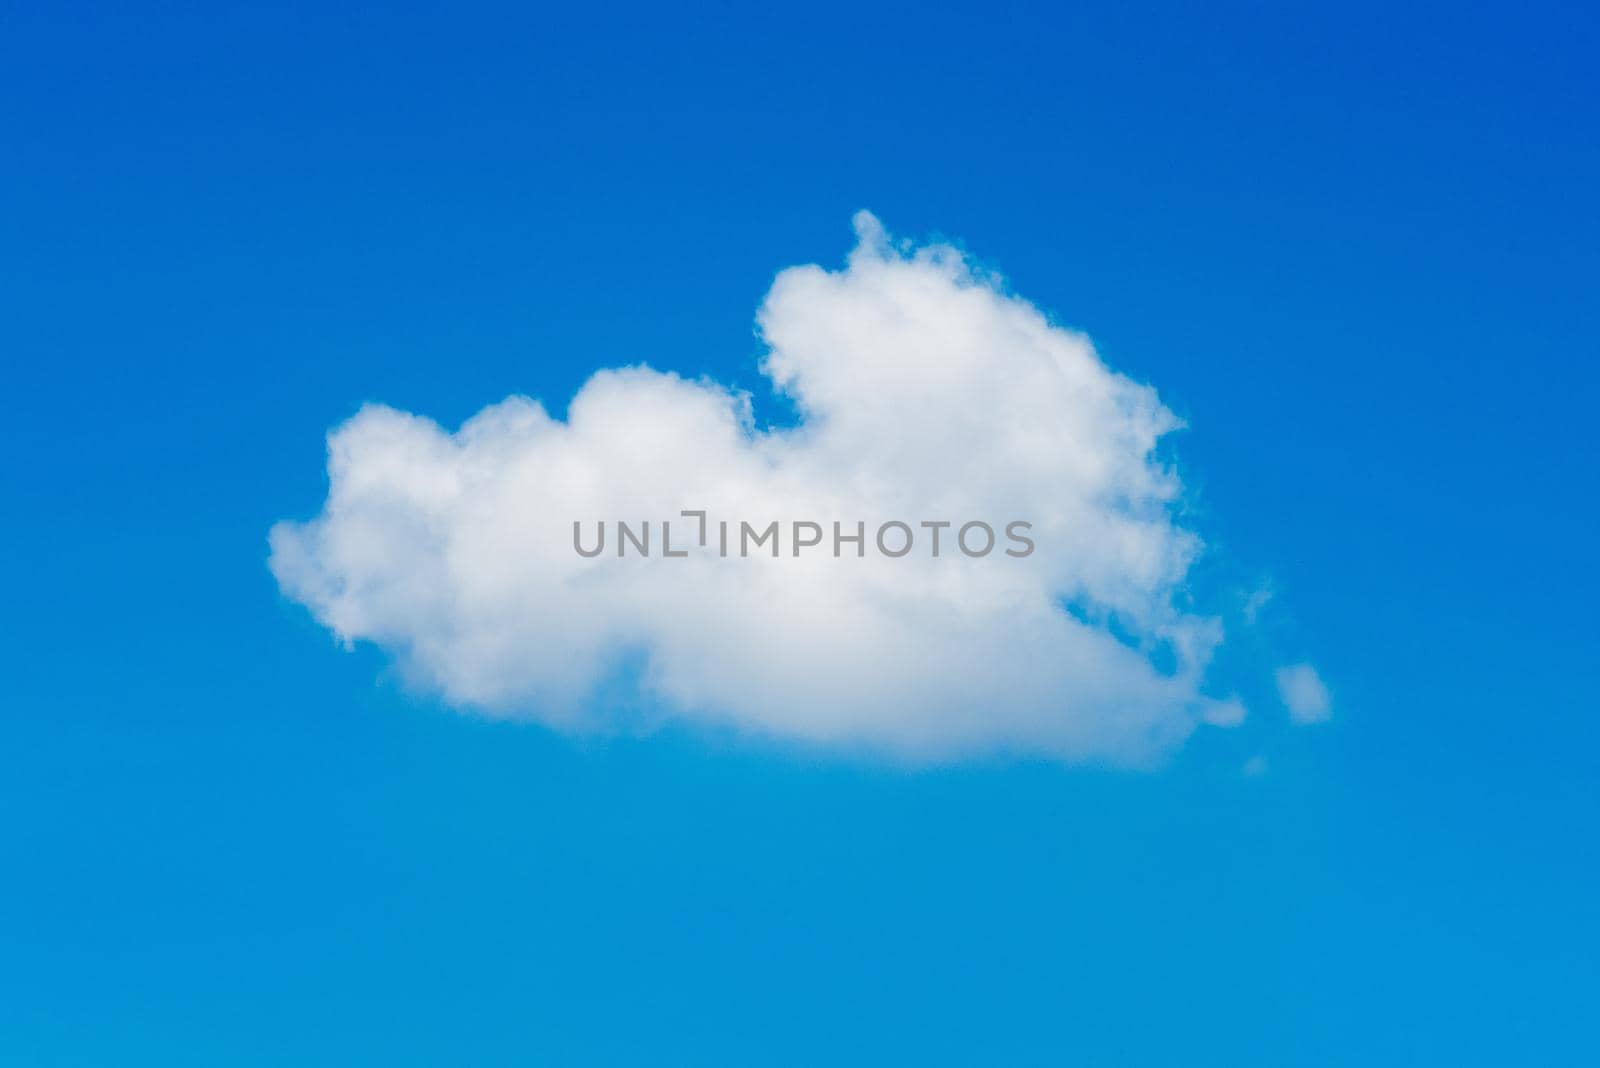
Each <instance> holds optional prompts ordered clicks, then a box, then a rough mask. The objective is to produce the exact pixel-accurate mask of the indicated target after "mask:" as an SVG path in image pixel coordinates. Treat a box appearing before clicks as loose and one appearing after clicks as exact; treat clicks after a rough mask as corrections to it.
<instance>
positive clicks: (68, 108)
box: [0, 3, 1600, 1066]
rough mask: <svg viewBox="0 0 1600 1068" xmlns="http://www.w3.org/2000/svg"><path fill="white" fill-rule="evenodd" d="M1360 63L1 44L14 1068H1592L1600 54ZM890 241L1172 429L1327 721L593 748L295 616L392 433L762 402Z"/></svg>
mask: <svg viewBox="0 0 1600 1068" xmlns="http://www.w3.org/2000/svg"><path fill="white" fill-rule="evenodd" d="M1387 8H1388V5H1348V4H1342V5H1337V6H1336V8H1335V6H1334V5H1328V6H1327V7H1326V8H1323V9H1314V8H1311V7H1302V6H1298V5H1287V6H1285V5H1268V4H1260V5H1231V4H1230V5H1221V6H1216V5H1207V6H1206V7H1205V9H1204V10H1203V11H1202V10H1193V11H1191V10H1186V9H1185V8H1184V7H1171V8H1139V9H1134V8H1132V7H1126V8H1124V7H1123V6H1121V5H1117V6H1116V7H1115V8H1113V7H1112V6H1111V5H1106V8H1105V9H1104V10H1101V11H1098V12H1063V11H1059V10H1054V9H1053V8H1051V7H1047V6H1044V5H1040V6H1037V7H1031V8H1013V9H1010V10H1000V9H998V8H994V7H992V6H990V5H981V6H979V5H974V6H972V7H970V8H965V9H957V8H950V7H945V6H930V5H927V4H917V5H904V6H899V7H881V8H876V9H874V10H873V11H871V12H861V11H857V10H852V9H850V8H846V7H838V8H825V7H822V6H817V5H806V6H804V7H803V8H792V7H783V8H779V9H769V10H768V11H767V12H765V13H752V12H751V11H748V10H743V9H740V8H735V7H731V6H725V5H717V6H713V7H710V8H702V9H699V10H697V11H694V12H691V11H689V10H667V9H663V8H650V9H624V8H614V9H611V10H608V11H605V12H596V13H593V14H582V13H580V12H578V11H577V10H575V9H550V10H531V9H527V8H523V7H520V6H515V5H508V6H505V7H496V6H483V5H476V4H469V5H460V4H457V5H438V6H410V5H402V6H398V7H394V8H392V9H390V10H387V11H384V12H381V13H380V12H379V11H377V10H376V9H374V8H368V7H363V8H360V9H349V10H345V11H343V12H330V11H328V10H325V9H323V8H322V6H321V5H306V6H304V7H300V8H298V9H296V8H293V7H288V6H274V7H270V8H269V7H262V8H247V7H229V8H226V9H221V8H216V7H210V6H201V5H194V6H190V5H182V4H170V5H169V4H145V5H133V6H128V5H110V4H107V5H103V6H94V5H87V6H86V5H79V4H73V3H64V4H37V5H27V6H24V5H20V4H7V5H5V8H4V12H3V15H0V31H3V32H0V91H3V94H4V101H5V106H4V108H3V109H0V150H3V162H0V205H3V211H0V355H3V358H4V383H5V386H4V391H3V394H0V396H3V401H0V403H3V407H4V411H3V417H4V419H3V423H0V435H3V438H0V443H3V446H4V447H3V449H0V475H3V479H4V481H3V486H0V489H3V495H0V501H3V502H4V507H5V510H6V514H5V518H4V523H3V526H0V551H3V558H4V560H5V563H6V568H5V579H4V589H5V597H4V604H5V608H6V611H5V618H6V628H5V630H6V636H5V638H4V641H3V643H0V695H3V710H0V1063H3V1064H6V1065H13V1064H16V1065H100V1064H106V1065H111V1064H115V1065H134V1064H141V1065H142V1064H152V1065H163V1066H171V1065H184V1064H194V1065H217V1064H240V1065H245V1064H299V1065H350V1064H382V1065H413V1064H414V1065H440V1064H462V1065H468V1064H470V1065H509V1064H533V1063H602V1062H633V1063H659V1064H667V1063H723V1064H752V1063H767V1062H775V1063H813V1064H814V1063H836V1062H837V1063H843V1062H857V1061H859V1062H865V1063H879V1064H882V1063H916V1062H959V1063H988V1064H999V1063H1027V1062H1041V1063H1044V1062H1047V1063H1088V1064H1184V1065H1199V1064H1216V1065H1230V1066H1232V1065H1247V1064H1260V1065H1284V1064H1357V1063H1361V1064H1374V1063H1392V1064H1418V1063H1435V1064H1468V1063H1471V1064H1497V1065H1504V1064H1580V1063H1600V1036H1597V1033H1596V1025H1595V1023H1594V1004H1595V999H1596V995H1597V993H1600V974H1597V965H1596V953H1597V949H1600V937H1597V936H1600V921H1597V919H1596V911H1595V899H1596V890H1597V875H1600V856H1597V847H1596V841H1597V835H1596V825H1597V819H1600V801H1597V789H1596V773H1597V771H1600V756H1597V742H1600V727H1597V723H1596V712H1597V701H1596V688H1597V683H1600V655H1597V647H1600V628H1597V624H1596V609H1595V606H1596V604H1597V603H1600V584H1597V581H1596V564H1595V550H1596V544H1597V539H1596V533H1597V518H1600V508H1597V504H1596V491H1597V490H1600V485H1597V481H1600V480H1597V477H1596V473H1595V452H1596V450H1595V448H1594V444H1593V443H1594V431H1593V424H1594V420H1595V416H1596V412H1597V410H1600V372H1597V369H1596V363H1595V360H1596V356H1597V344H1596V342H1597V337H1600V324H1597V322H1596V308H1597V301H1596V283H1597V280H1600V223H1597V212H1596V196H1595V190H1596V188H1600V147H1597V144H1600V133H1597V131H1600V105H1597V100H1600V95H1597V91H1600V84H1597V76H1596V73H1595V71H1596V65H1595V60H1594V57H1595V54H1596V49H1597V46H1600V39H1597V38H1600V34H1597V32H1596V31H1597V22H1596V18H1595V16H1594V13H1593V9H1592V8H1591V9H1590V10H1589V11H1588V12H1585V11H1584V10H1583V7H1582V6H1581V5H1571V6H1570V7H1566V8H1557V7H1547V6H1543V5H1536V6H1533V7H1528V6H1525V5H1510V4H1505V5H1444V4H1439V5H1428V6H1419V7H1410V9H1409V10H1408V11H1405V12H1400V11H1392V10H1387ZM862 207H867V208H870V209H872V210H873V211H875V212H877V213H879V214H880V215H881V216H882V218H883V219H884V221H885V223H886V224H887V225H888V226H889V227H890V228H891V229H893V230H895V231H896V232H898V233H902V234H908V235H912V236H918V237H925V236H929V235H935V234H944V235H950V236H953V237H954V238H956V239H959V240H961V241H963V242H964V243H965V244H966V245H967V246H968V247H970V248H971V249H972V250H973V251H974V253H975V254H976V255H977V256H979V257H980V258H981V259H982V260H983V261H984V262H986V263H989V264H992V265H994V266H996V267H998V268H999V269H1001V270H1002V271H1004V272H1005V273H1006V274H1007V276H1008V277H1009V278H1010V279H1011V281H1012V283H1013V284H1014V285H1015V286H1016V288H1017V289H1018V290H1019V291H1020V292H1022V293H1023V294H1024V295H1026V296H1028V297H1030V298H1032V299H1034V300H1035V301H1037V302H1039V303H1040V304H1041V305H1043V306H1045V307H1047V308H1049V309H1051V310H1052V311H1054V312H1055V313H1057V314H1058V315H1059V316H1060V317H1061V318H1062V319H1064V320H1065V321H1067V322H1069V323H1072V324H1075V325H1078V326H1081V327H1083V328H1085V329H1087V330H1088V331H1089V332H1090V333H1091V334H1092V335H1093V336H1094V337H1095V339H1096V340H1097V342H1098V343H1099V344H1100V346H1101V348H1102V351H1103V352H1104V353H1105V355H1106V357H1107V359H1108V360H1109V361H1110V362H1111V363H1112V364H1113V365H1114V366H1116V367H1117V368H1119V369H1120V370H1123V371H1126V372H1128V373H1130V374H1132V375H1134V376H1136V377H1139V378H1141V379H1144V380H1148V381H1150V382H1153V383H1154V384H1155V385H1156V386H1157V387H1158V388H1159V389H1160V390H1161V392H1162V395H1163V398H1164V399H1165V400H1166V401H1167V403H1168V404H1169V405H1171V406H1172V407H1173V408H1175V409H1176V410H1177V411H1178V412H1180V413H1181V414H1182V415H1183V416H1184V417H1185V418H1187V419H1188V420H1189V421H1190V424H1191V427H1192V429H1190V430H1188V431H1186V432H1184V433H1183V434H1182V435H1181V436H1180V437H1179V438H1178V439H1177V440H1176V441H1175V442H1174V455H1175V457H1176V459H1177V461H1178V462H1179V463H1180V464H1181V465H1182V468H1183V470H1184V472H1185V477H1186V479H1187V481H1188V483H1189V485H1190V487H1191V488H1192V489H1194V490H1195V492H1196V501H1197V505H1198V511H1197V513H1196V515H1195V517H1194V519H1193V522H1194V523H1195V524H1196V525H1197V526H1198V527H1199V529H1200V530H1201V531H1202V532H1203V533H1204V534H1205V535H1206V537H1207V538H1208V540H1209V542H1210V543H1211V544H1212V545H1213V546H1214V549H1215V557H1214V559H1215V561H1216V564H1215V565H1214V566H1215V568H1216V569H1217V571H1218V573H1219V574H1222V575H1224V576H1225V577H1228V578H1229V580H1230V581H1231V580H1238V581H1241V582H1244V583H1246V584H1249V583H1254V582H1257V581H1263V580H1264V581H1270V582H1271V583H1272V584H1273V586H1274V587H1275V588H1276V589H1277V590H1278V591H1279V596H1278V599H1277V601H1275V602H1274V605H1273V608H1274V609H1275V610H1276V611H1275V614H1274V615H1273V616H1272V617H1271V618H1272V620H1273V621H1274V622H1272V624H1271V626H1270V628H1269V633H1268V634H1267V635H1266V637H1265V638H1264V639H1263V640H1262V641H1263V645H1262V648H1261V650H1260V651H1259V654H1258V655H1259V656H1260V657H1262V658H1266V657H1268V656H1269V655H1281V656H1283V657H1289V658H1299V657H1302V656H1304V657H1309V658H1310V659H1312V660H1313V661H1314V662H1315V663H1316V664H1318V665H1319V667H1320V668H1321V670H1322V672H1323V675H1324V677H1325V678H1326V679H1327V680H1328V682H1329V684H1330V686H1331V688H1332V690H1333V693H1334V698H1335V703H1336V717H1335V720H1334V721H1333V722H1332V723H1330V724H1328V725H1325V726H1322V727H1317V728H1306V729H1299V730H1295V729H1291V728H1288V727H1287V726H1286V725H1285V724H1284V714H1283V712H1282V710H1281V708H1277V707H1274V705H1273V703H1272V701H1271V699H1270V696H1269V695H1268V692H1267V691H1266V690H1262V691H1261V692H1258V693H1251V694H1248V695H1247V696H1249V697H1250V698H1251V703H1252V706H1253V708H1254V716H1253V718H1252V720H1251V722H1250V723H1249V724H1247V725H1246V726H1245V727H1244V728H1242V729H1241V730H1240V731H1238V732H1232V733H1229V732H1219V731H1206V732H1203V733H1202V734H1201V735H1200V736H1197V738H1196V739H1195V740H1194V742H1193V743H1191V745H1190V746H1189V747H1188V748H1187V749H1186V750H1185V751H1184V752H1183V753H1182V754H1181V755H1180V756H1179V757H1178V759H1177V760H1176V761H1175V762H1174V763H1173V764H1172V766H1170V767H1169V768H1167V769H1166V770H1164V771H1161V772H1158V773H1155V774H1118V773H1111V772H1105V771H1096V770H1085V769H1072V768H1064V767H1060V766H1055V765H1051V764H1047V763H1018V762H1015V761H1006V762H997V761H980V762H977V763H974V764H970V765H966V766H962V767H957V768H947V769H943V770H932V771H926V770H925V771H908V770H906V769H898V768H894V767H890V766H884V765H881V764H874V763H872V762H868V761H860V760H828V759H820V758H817V757H816V756H815V755H809V756H808V755H797V754H795V753H793V752H790V751H787V750H785V749H783V748H782V747H773V746H770V745H763V744H760V743H751V742H748V741H741V740H738V739H728V738H713V737H705V736H700V735H694V734H684V733H680V732H676V731H668V732H666V733H664V734H661V735H657V736H654V737H650V738H645V739H623V740H617V741H612V742H603V743H597V742H575V741H572V740H570V739H566V738H562V737H557V736H552V735H551V734H549V733H547V732H546V731H544V730H542V729H540V728H537V727H531V726H517V725H507V724H495V723H488V722H483V721H478V720H473V719H467V718H463V717H461V716H458V715H456V714H454V713H452V712H450V711H449V710H446V709H442V708H439V707H437V706H436V705H434V704H431V703H429V702H428V701H427V700H425V699H418V698H416V697H414V696H408V695H407V694H406V693H404V692H403V691H402V690H401V689H400V688H399V687H398V686H397V685H396V684H395V683H394V681H393V680H392V678H390V677H389V676H388V675H387V673H386V668H385V665H384V661H383V659H382V657H381V656H380V655H378V654H377V653H375V652H373V651H371V650H359V651H357V652H356V653H354V654H345V653H341V652H339V651H338V650H336V649H335V647H334V645H333V643H332V641H331V639H330V638H329V637H328V635H327V634H326V633H325V632H323V631H321V630H319V629H318V628H317V627H316V626H315V625H314V624H313V623H312V622H311V621H310V619H309V618H308V617H307V616H306V615H305V613H304V612H302V611H301V610H299V609H297V608H295V607H293V606H290V605H287V604H285V603H283V602H282V601H281V600H280V599H279V597H278V595H277V591H276V589H275V587H274V584H273V582H272V580H271V577H270V576H269V574H268V573H267V569H266V567H265V558H266V544H265V533H266V530H267V528H268V526H269V525H270V524H271V523H272V522H273V521H275V520H277V519H280V518H305V517H307V516H309V515H311V514H313V513H314V512H315V511H316V509H317V508H318V507H319V505H320V502H321V499H322V494H323V492H324V488H325V483H324V480H323V474H322V472H323V455H322V450H323V440H322V438H323V434H324V432H325V431H326V430H327V429H328V428H329V427H330V426H331V425H333V424H334V423H336V422H338V421H339V420H340V419H342V418H344V417H346V416H348V415H349V414H351V413H352V412H353V411H354V409H355V407H356V406H357V405H358V404H360V403H361V402H363V401H366V400H382V401H385V402H388V403H391V404H394V405H397V406H401V407H406V408H409V409H412V410H415V411H420V412H424V413H426V414H429V415H432V416H434V417H436V418H438V419H440V420H441V421H444V422H446V423H447V424H453V423H454V422H456V421H459V420H460V419H462V418H464V417H465V416H467V415H469V414H470V413H472V412H473V411H475V410H476V409H477V408H479V407H481V406H482V405H483V404H485V403H488V402H491V401H494V400H497V399H499V398H501V397H503V396H505V395H506V394H508V393H511V392H516V391H521V392H527V393H530V394H533V395H536V396H540V397H542V398H545V399H546V400H547V402H549V403H550V404H551V405H552V406H554V407H555V408H556V409H557V410H560V409H561V408H562V407H563V406H564V404H565V402H566V400H567V399H568V398H569V397H570V395H571V393H572V391H573V390H574V389H575V388H576V387H577V385H578V384H579V383H580V382H581V381H582V380H583V379H584V377H586V375H587V374H588V373H589V372H590V371H591V370H593V369H595V368H597V367H601V366H611V365H616V364H619V363H623V362H629V361H635V360H649V361H650V362H652V363H653V364H655V365H656V366H658V367H665V368H671V369H675V370H679V371H682V372H686V373H700V372H707V373H710V374H713V375H716V376H718V377H720V378H723V379H725V380H732V381H736V382H739V383H741V384H743V385H745V386H748V387H751V388H757V389H759V388H760V386H761V382H760V379H759V376H758V374H757V372H756V370H755V359H756V357H757V355H758V351H759V349H758V345H757V343H756V341H755V339H754V337H753V335H752V314H753V311H754V309H755V306H756V303H757V301H758V300H759V298H760V296H761V294H762V293H763V292H764V290H765V287H766V285H767V284H768V282H769V281H770V279H771V276H772V274H773V272H774V271H775V270H777V269H779V268H781V267H783V266H785V265H789V264H793V263H800V262H809V261H820V262H823V263H827V264H837V263H838V262H839V261H840V260H841V258H842V255H843V253H844V251H845V248H846V246H847V243H848V241H849V229H848V220H849V216H850V213H851V212H853V211H854V210H856V209H857V208H862ZM763 411H764V412H766V413H767V414H769V415H771V416H772V417H774V418H781V417H782V414H783V413H782V409H781V407H779V406H776V405H767V406H766V407H764V408H763ZM1248 651H1249V650H1248V649H1247V650H1246V652H1248ZM1252 655H1256V654H1252ZM1271 663H1272V662H1271V661H1268V660H1266V659H1263V660H1261V662H1260V663H1257V664H1255V665H1254V666H1255V667H1256V668H1259V669H1265V668H1267V667H1270V666H1271ZM1258 754H1259V755H1264V756H1265V757H1266V758H1267V760H1268V762H1269V770H1268V771H1267V773H1266V774H1264V775H1261V776H1258V777H1247V776H1244V775H1242V774H1241V772H1240V768H1241V765H1242V763H1243V761H1244V760H1246V759H1247V758H1249V757H1251V756H1254V755H1258Z"/></svg>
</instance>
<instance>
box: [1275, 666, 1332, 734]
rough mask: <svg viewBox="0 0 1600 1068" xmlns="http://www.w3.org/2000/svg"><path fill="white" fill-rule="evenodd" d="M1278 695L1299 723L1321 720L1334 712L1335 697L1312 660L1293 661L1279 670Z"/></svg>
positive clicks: (1292, 717) (1290, 714) (1293, 718)
mask: <svg viewBox="0 0 1600 1068" xmlns="http://www.w3.org/2000/svg"><path fill="white" fill-rule="evenodd" d="M1277 679H1278V696H1279V697H1281V698H1282V699H1283V703H1284V706H1285V707H1287V708H1288V709H1289V718H1290V719H1292V720H1294V721H1295V722H1296V723H1321V722H1323V721H1324V720H1326V719H1327V718H1328V717H1329V716H1331V715H1333V701H1332V699H1331V698H1330V697H1329V696H1328V688H1327V687H1326V686H1324V685H1323V684H1322V678H1321V677H1320V676H1319V675H1318V674H1317V669H1316V668H1314V667H1312V666H1311V665H1310V664H1290V665H1289V666H1288V667H1281V668H1279V669H1278V673H1277Z"/></svg>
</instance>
